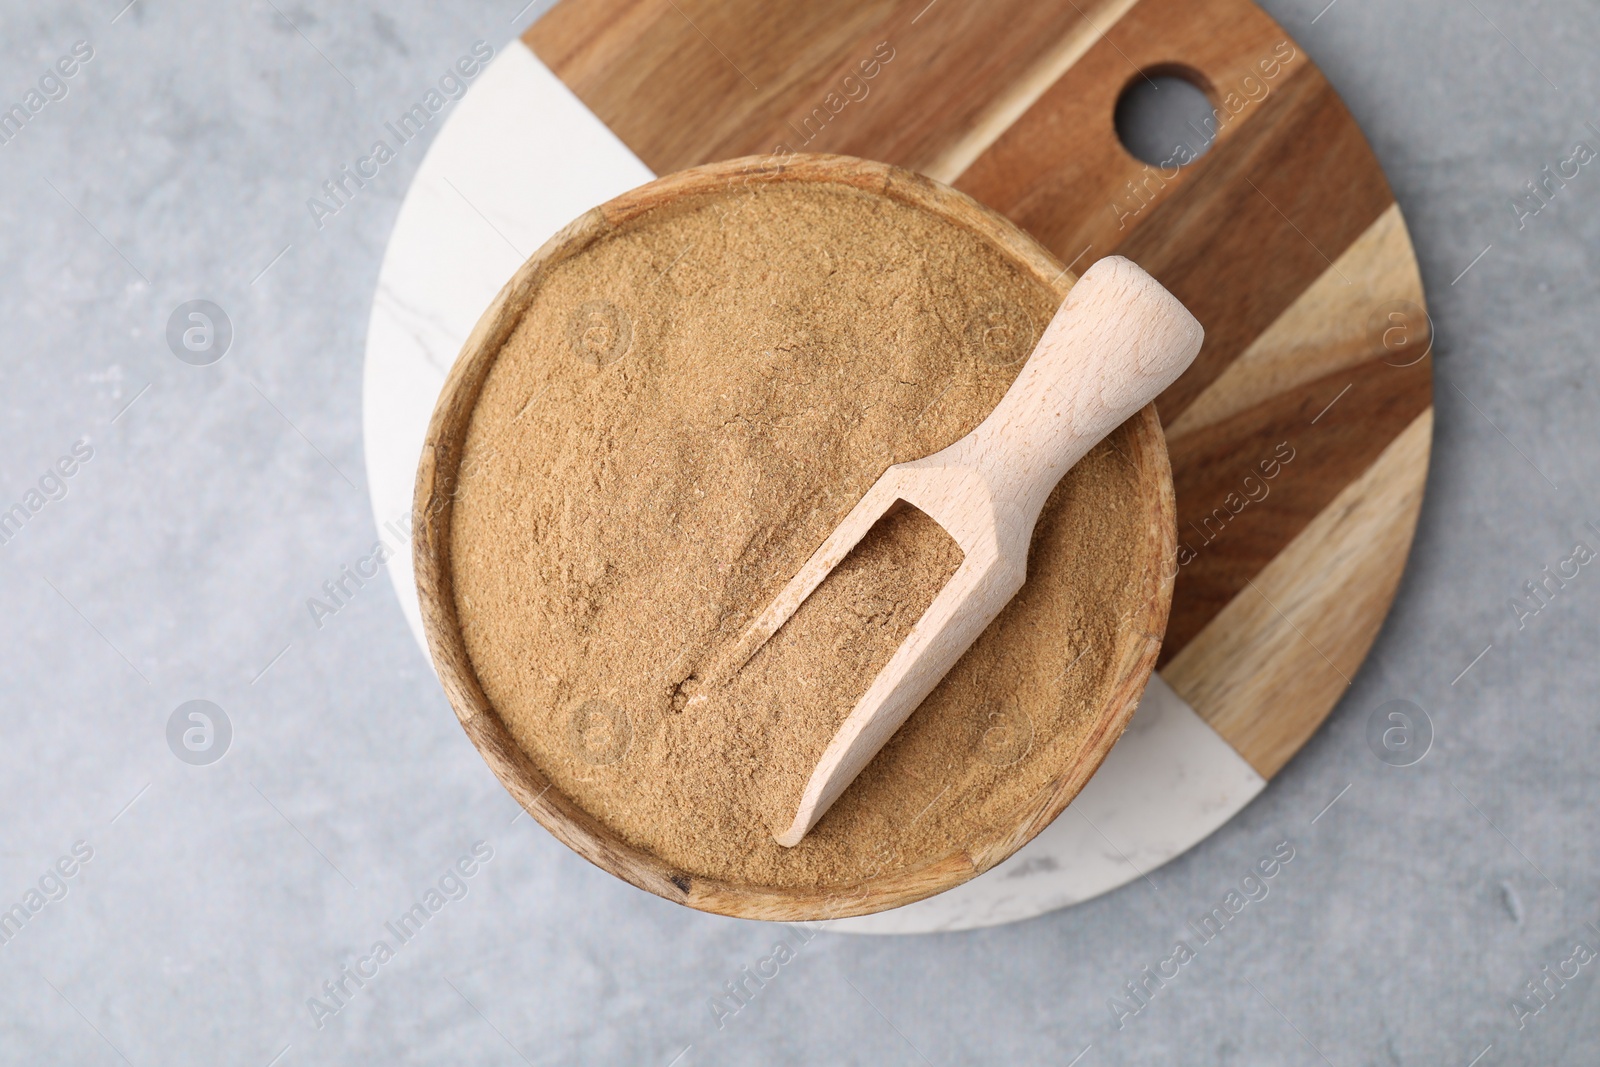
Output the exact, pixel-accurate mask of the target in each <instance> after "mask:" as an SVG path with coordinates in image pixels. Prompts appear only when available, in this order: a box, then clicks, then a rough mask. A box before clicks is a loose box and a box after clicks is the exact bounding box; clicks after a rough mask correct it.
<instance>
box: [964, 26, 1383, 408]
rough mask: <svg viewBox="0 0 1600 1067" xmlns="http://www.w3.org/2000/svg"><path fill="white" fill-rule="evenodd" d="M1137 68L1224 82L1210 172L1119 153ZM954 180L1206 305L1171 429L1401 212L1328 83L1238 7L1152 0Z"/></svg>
mask: <svg viewBox="0 0 1600 1067" xmlns="http://www.w3.org/2000/svg"><path fill="white" fill-rule="evenodd" d="M1130 63H1132V64H1133V65H1134V66H1136V67H1138V68H1139V69H1141V70H1163V69H1165V70H1173V69H1177V70H1183V71H1187V72H1190V73H1191V75H1192V76H1193V77H1195V78H1196V80H1198V81H1200V82H1201V83H1202V84H1204V85H1207V86H1209V87H1211V95H1212V97H1213V103H1214V104H1217V105H1220V107H1221V110H1222V111H1223V112H1224V114H1225V115H1226V116H1227V117H1226V118H1225V120H1224V121H1222V122H1220V123H1219V128H1218V129H1217V130H1216V134H1215V141H1214V143H1213V144H1212V146H1211V148H1210V150H1209V151H1208V152H1207V153H1206V154H1205V155H1204V156H1202V157H1201V158H1200V159H1199V160H1198V161H1197V162H1195V163H1193V164H1190V165H1189V166H1187V167H1183V168H1181V169H1179V168H1176V167H1173V168H1169V170H1168V171H1166V172H1164V171H1162V170H1161V169H1159V168H1157V167H1152V166H1149V165H1147V164H1144V163H1141V162H1140V161H1139V160H1137V159H1135V158H1134V157H1133V156H1131V155H1129V154H1128V152H1127V150H1126V149H1125V148H1123V146H1122V144H1121V142H1120V141H1119V140H1118V139H1117V136H1116V130H1115V126H1114V124H1113V121H1112V119H1113V111H1114V109H1115V105H1116V100H1117V97H1118V96H1119V95H1120V93H1121V90H1122V88H1123V87H1125V86H1126V84H1127V83H1128V81H1129V70H1128V68H1129V64H1130ZM1263 65H1265V67H1263ZM1274 69H1275V70H1277V74H1276V76H1275V77H1271V78H1269V77H1267V75H1266V73H1265V71H1267V70H1274ZM1134 76H1137V75H1134ZM1246 86H1253V87H1255V90H1256V91H1255V93H1254V95H1256V96H1257V97H1259V99H1257V100H1251V98H1250V95H1248V93H1249V91H1248V90H1247V89H1245V88H1244V87H1246ZM1230 100H1232V101H1233V104H1230V103H1229V101H1230ZM1234 106H1237V107H1238V112H1237V113H1236V114H1234V113H1232V108H1233V107H1234ZM1207 132H1209V131H1207ZM1173 171H1175V173H1172V172H1173ZM1169 174H1170V177H1169ZM956 186H957V188H960V189H962V190H963V191H965V192H968V193H971V194H972V195H973V196H974V197H976V198H977V199H979V200H981V201H983V202H984V203H986V204H989V205H991V206H993V207H995V208H998V209H999V210H1000V211H1002V212H1003V213H1004V214H1006V215H1007V216H1008V217H1010V218H1011V219H1013V220H1014V221H1015V222H1017V224H1018V225H1020V226H1022V228H1023V229H1025V230H1027V231H1028V232H1029V233H1031V234H1033V235H1034V236H1035V237H1038V238H1039V239H1040V240H1041V241H1042V242H1043V243H1044V245H1045V247H1046V248H1049V249H1050V250H1051V251H1052V252H1054V253H1055V254H1056V255H1057V256H1059V257H1061V259H1062V260H1063V261H1064V262H1072V261H1073V260H1075V259H1076V258H1077V257H1078V256H1079V255H1083V256H1084V262H1086V263H1087V262H1091V261H1093V260H1094V259H1095V258H1097V257H1099V256H1103V255H1110V254H1112V253H1113V252H1115V253H1117V254H1119V255H1124V256H1127V257H1128V258H1129V259H1132V260H1133V261H1134V262H1135V263H1138V264H1139V265H1140V266H1141V267H1143V268H1145V270H1147V271H1149V272H1150V273H1151V274H1152V275H1153V276H1154V277H1155V278H1156V280H1157V281H1159V282H1161V284H1162V285H1164V286H1166V287H1167V288H1168V289H1169V290H1171V292H1172V293H1173V295H1175V296H1176V297H1178V299H1180V300H1182V301H1183V303H1184V305H1185V306H1186V307H1188V308H1189V310H1190V311H1192V312H1194V315H1195V317H1196V318H1198V319H1199V320H1200V323H1201V325H1202V326H1204V327H1205V330H1206V347H1205V348H1204V349H1203V350H1202V351H1201V353H1200V358H1199V359H1197V360H1196V361H1195V365H1194V367H1193V368H1192V369H1191V370H1190V371H1189V373H1188V374H1186V375H1184V377H1183V378H1181V379H1179V381H1178V382H1177V384H1175V385H1174V386H1173V387H1172V388H1171V389H1169V390H1168V391H1167V393H1166V394H1165V395H1163V396H1162V398H1161V400H1160V401H1159V402H1158V404H1157V406H1158V407H1159V408H1160V409H1161V413H1162V418H1163V419H1164V420H1168V421H1170V420H1173V419H1175V418H1177V417H1179V416H1180V415H1182V413H1183V411H1184V409H1185V408H1186V407H1188V405H1189V404H1190V403H1192V402H1193V400H1194V399H1195V398H1196V397H1197V396H1198V395H1199V394H1200V393H1201V392H1202V391H1204V389H1205V388H1206V387H1207V386H1208V385H1210V384H1211V382H1212V381H1214V380H1215V379H1216V378H1217V377H1218V376H1219V375H1220V374H1221V373H1222V372H1223V371H1224V370H1226V369H1227V367H1228V365H1229V364H1231V363H1232V362H1233V360H1234V359H1236V358H1237V357H1238V356H1239V354H1240V353H1242V352H1243V351H1244V350H1245V349H1246V348H1247V347H1248V346H1249V345H1250V344H1251V343H1252V342H1253V341H1254V340H1255V339H1256V337H1258V336H1259V335H1260V334H1261V333H1262V331H1263V330H1265V329H1266V328H1267V327H1268V326H1269V325H1270V324H1271V323H1272V322H1273V320H1274V319H1276V318H1277V317H1278V316H1279V315H1280V314H1281V313H1282V312H1283V310H1284V309H1285V308H1287V307H1288V306H1289V305H1290V304H1292V303H1293V302H1294V300H1295V299H1296V298H1297V297H1298V296H1299V295H1300V294H1301V293H1302V292H1303V291H1304V290H1305V288H1306V287H1307V286H1308V285H1310V284H1311V283H1312V282H1313V281H1315V280H1316V279H1317V278H1318V277H1320V276H1321V275H1322V273H1323V272H1324V271H1325V270H1327V269H1328V267H1329V265H1330V264H1331V263H1332V262H1333V259H1334V258H1336V257H1338V256H1339V255H1341V254H1342V253H1343V252H1344V250H1345V249H1346V248H1348V247H1349V246H1350V244H1351V243H1352V242H1354V241H1355V240H1356V239H1357V238H1358V237H1359V236H1360V235H1361V234H1362V233H1363V232H1364V231H1365V230H1366V229H1367V228H1368V227H1369V226H1370V225H1371V224H1372V222H1373V221H1374V220H1375V219H1377V218H1378V216H1379V215H1381V214H1382V213H1383V212H1384V211H1385V210H1386V209H1387V208H1388V207H1389V205H1390V204H1392V203H1393V202H1394V197H1393V195H1392V194H1391V193H1390V191H1389V187H1388V183H1387V182H1386V181H1385V180H1384V177H1383V172H1382V170H1381V168H1380V167H1379V166H1378V163H1377V160H1376V159H1375V158H1373V156H1372V152H1371V149H1370V148H1369V147H1368V146H1367V143H1366V139H1365V138H1364V137H1362V135H1361V131H1360V129H1359V128H1358V127H1357V126H1356V124H1355V120H1354V119H1353V118H1352V117H1351V116H1350V113H1349V111H1348V110H1347V109H1346V108H1345V106H1344V104H1343V102H1342V101H1340V99H1339V98H1338V95H1337V94H1336V93H1335V92H1334V91H1333V89H1332V88H1331V87H1330V86H1329V85H1328V83H1327V81H1326V79H1324V78H1323V76H1322V74H1321V72H1320V71H1318V70H1317V69H1316V68H1315V67H1314V66H1313V65H1312V64H1311V62H1310V60H1309V59H1307V58H1306V57H1305V55H1304V54H1303V53H1301V52H1300V51H1299V49H1298V48H1297V47H1296V46H1295V45H1293V44H1292V43H1290V41H1289V36H1288V34H1287V33H1285V32H1284V31H1283V29H1282V28H1281V27H1280V26H1278V25H1277V23H1275V22H1273V21H1272V20H1271V19H1270V18H1268V17H1267V16H1266V14H1265V13H1263V12H1262V11H1261V10H1260V9H1259V8H1256V7H1255V6H1254V5H1253V4H1249V3H1240V2H1238V0H1201V2H1198V3H1193V2H1190V0H1145V2H1144V3H1141V4H1139V5H1138V6H1137V7H1135V8H1134V9H1133V10H1132V11H1130V12H1129V13H1128V15H1127V16H1125V17H1124V18H1123V19H1121V20H1120V21H1119V22H1118V23H1117V24H1116V25H1114V26H1113V27H1111V28H1110V29H1109V30H1108V31H1107V32H1106V35H1105V39H1104V41H1102V42H1101V43H1100V44H1098V45H1096V46H1095V47H1094V48H1091V49H1090V50H1089V51H1088V52H1087V53H1086V54H1085V55H1084V57H1083V59H1082V60H1080V61H1079V62H1078V63H1077V64H1076V65H1075V66H1074V67H1073V68H1072V69H1071V70H1069V71H1068V72H1067V73H1066V75H1064V76H1063V77H1062V78H1061V80H1060V81H1058V82H1057V83H1056V84H1055V86H1054V87H1052V88H1051V90H1050V91H1049V92H1048V93H1046V94H1045V95H1044V96H1043V97H1041V98H1040V99H1039V101H1038V102H1037V103H1036V104H1035V105H1034V106H1033V107H1032V108H1030V109H1029V111H1028V112H1027V114H1025V115H1024V116H1023V117H1022V118H1021V119H1019V120H1018V121H1017V123H1016V124H1015V125H1014V126H1012V127H1011V128H1010V129H1009V130H1007V131H1006V133H1005V135H1004V136H1002V137H1001V138H1000V139H999V140H998V141H997V142H995V144H994V146H993V147H992V148H990V149H989V151H987V152H985V153H984V154H983V155H982V156H981V157H979V159H978V160H977V161H976V162H975V163H974V164H973V166H972V167H971V168H970V169H969V170H968V171H967V172H966V173H965V174H964V175H963V176H962V177H961V178H960V179H959V180H958V181H957V182H956Z"/></svg>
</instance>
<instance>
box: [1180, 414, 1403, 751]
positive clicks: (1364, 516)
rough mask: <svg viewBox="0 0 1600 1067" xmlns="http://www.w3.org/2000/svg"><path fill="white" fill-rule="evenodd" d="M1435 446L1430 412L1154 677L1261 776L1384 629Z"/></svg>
mask: <svg viewBox="0 0 1600 1067" xmlns="http://www.w3.org/2000/svg"><path fill="white" fill-rule="evenodd" d="M1432 439H1433V409H1432V408H1431V407H1430V408H1428V409H1427V410H1426V411H1424V412H1423V413H1422V414H1420V415H1418V416H1417V417H1416V419H1415V420H1414V421H1413V422H1412V423H1411V425H1410V426H1408V427H1407V428H1406V429H1405V431H1404V432H1403V433H1401V434H1400V435H1399V436H1398V437H1396V438H1395V439H1394V440H1393V441H1391V442H1390V443H1389V445H1388V447H1387V448H1385V449H1384V450H1383V454H1382V455H1381V456H1379V458H1378V460H1377V462H1376V463H1374V464H1373V465H1372V466H1371V467H1369V468H1368V469H1367V470H1366V472H1365V473H1364V474H1362V475H1361V477H1359V478H1357V479H1356V480H1355V481H1353V482H1351V483H1350V484H1349V485H1347V486H1346V487H1345V488H1344V490H1343V491H1342V492H1340V493H1339V495H1338V496H1337V497H1336V498H1335V499H1334V501H1333V503H1332V504H1330V505H1329V506H1328V507H1327V508H1325V509H1323V511H1322V513H1321V514H1319V515H1318V516H1317V518H1316V519H1315V520H1314V521H1313V522H1312V523H1311V524H1310V525H1309V526H1307V527H1306V528H1305V529H1304V530H1303V531H1301V533H1300V535H1299V536H1298V537H1296V538H1295V539H1294V541H1293V542H1291V543H1290V544H1289V546H1288V547H1287V548H1286V549H1284V550H1283V551H1282V552H1280V553H1279V554H1278V555H1277V557H1276V558H1275V559H1273V561H1272V562H1271V563H1269V564H1267V566H1266V567H1265V568H1264V569H1263V570H1262V571H1261V573H1260V574H1258V575H1256V577H1255V578H1254V579H1253V580H1252V581H1251V582H1250V584H1249V586H1248V587H1247V588H1246V589H1245V591H1244V592H1242V593H1240V594H1239V596H1237V597H1235V598H1234V599H1233V600H1232V601H1231V602H1230V603H1229V604H1228V606H1227V607H1226V608H1225V609H1224V610H1223V611H1222V612H1221V613H1220V614H1219V615H1218V616H1217V617H1216V618H1215V619H1213V620H1212V621H1211V623H1210V625H1208V626H1207V627H1206V628H1205V629H1204V630H1203V631H1201V632H1200V634H1199V635H1198V636H1197V637H1195V638H1194V640H1192V641H1190V642H1189V643H1188V644H1187V645H1185V646H1184V648H1183V650H1182V651H1181V652H1179V653H1178V654H1177V656H1176V657H1174V658H1173V660H1172V661H1171V662H1170V663H1168V664H1167V665H1166V667H1164V668H1163V669H1162V671H1161V676H1162V677H1163V678H1165V679H1166V681H1167V683H1168V684H1169V685H1171V686H1172V688H1173V689H1174V690H1176V691H1177V693H1178V695H1179V696H1181V697H1183V699H1184V700H1186V701H1188V702H1189V705H1190V706H1191V707H1193V708H1194V709H1195V710H1196V711H1197V712H1199V713H1200V715H1201V717H1202V718H1204V719H1205V720H1206V721H1207V722H1209V723H1210V724H1211V725H1212V727H1213V728H1214V729H1215V730H1216V731H1217V732H1218V733H1220V734H1221V735H1222V736H1223V737H1224V738H1226V739H1227V740H1228V743H1229V744H1231V745H1232V746H1233V747H1234V748H1235V749H1236V750H1237V751H1238V753H1239V754H1240V755H1241V756H1243V757H1244V758H1245V759H1246V760H1248V761H1249V763H1250V765H1251V766H1253V767H1255V769H1256V770H1257V771H1259V772H1260V773H1261V775H1262V776H1263V777H1265V778H1271V777H1272V776H1273V775H1274V774H1277V773H1278V771H1279V770H1280V769H1281V768H1282V767H1283V765H1284V764H1285V763H1287V762H1288V761H1289V759H1290V758H1291V757H1292V756H1293V755H1294V754H1295V753H1296V752H1298V751H1299V750H1300V746H1301V745H1303V744H1305V743H1306V741H1307V740H1308V739H1309V738H1310V737H1311V735H1312V734H1313V733H1314V732H1315V731H1316V729H1317V727H1318V726H1320V725H1321V724H1322V720H1323V719H1324V718H1326V717H1327V714H1328V712H1329V711H1331V710H1333V706H1334V705H1335V704H1336V703H1338V700H1339V698H1340V697H1341V696H1342V695H1343V694H1344V691H1345V690H1346V689H1347V688H1348V687H1349V684H1350V678H1351V677H1352V676H1353V675H1354V674H1355V672H1356V669H1357V668H1358V667H1359V666H1360V665H1361V661H1362V660H1363V659H1364V658H1365V657H1366V654H1367V650H1368V649H1369V648H1370V647H1371V646H1372V642H1373V639H1374V638H1376V637H1377V635H1378V630H1379V628H1380V627H1381V626H1382V625H1383V618H1384V615H1385V614H1386V612H1387V610H1388V606H1389V603H1390V601H1391V600H1392V599H1393V598H1394V591H1395V587H1396V586H1397V585H1398V584H1399V582H1400V575H1401V572H1402V571H1403V570H1404V569H1405V561H1406V554H1407V553H1408V552H1409V550H1410V548H1411V535H1412V533H1413V532H1414V531H1415V529H1416V520H1417V514H1418V511H1419V510H1420V508H1421V506H1422V489H1423V482H1424V481H1425V478H1426V473H1427V465H1428V453H1429V449H1430V447H1431V442H1432ZM1285 709H1290V710H1291V711H1292V714H1285Z"/></svg>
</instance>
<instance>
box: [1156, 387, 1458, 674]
mask: <svg viewBox="0 0 1600 1067" xmlns="http://www.w3.org/2000/svg"><path fill="white" fill-rule="evenodd" d="M1432 402H1433V374H1432V361H1431V359H1423V360H1420V361H1418V362H1416V363H1413V364H1411V365H1410V366H1406V367H1395V366H1393V365H1391V364H1389V363H1388V362H1386V361H1385V360H1384V359H1382V358H1381V357H1380V358H1369V359H1368V360H1367V361H1366V362H1364V363H1360V364H1357V365H1355V366H1353V367H1345V368H1342V369H1339V370H1335V371H1334V372H1333V373H1332V374H1329V375H1326V376H1324V377H1322V378H1318V379H1315V380H1314V381H1310V382H1306V383H1305V384H1303V385H1297V386H1295V387H1293V388H1290V389H1286V390H1284V391H1283V392H1281V393H1278V394H1276V395H1275V396H1273V397H1270V398H1269V399H1267V400H1264V401H1261V402H1260V403H1258V404H1256V405H1254V406H1253V407H1249V408H1246V409H1245V410H1243V411H1240V412H1238V413H1236V414H1234V415H1230V416H1229V417H1228V418H1226V419H1223V420H1220V421H1218V422H1215V423H1212V424H1211V425H1209V426H1206V427H1203V428H1201V429H1198V430H1195V431H1194V432H1192V433H1190V434H1188V435H1186V436H1185V437H1183V438H1181V439H1179V441H1178V443H1174V444H1173V445H1172V457H1173V459H1172V476H1173V483H1174V485H1175V487H1176V490H1177V495H1178V543H1179V554H1178V562H1179V564H1180V566H1179V568H1178V582H1177V590H1178V592H1177V593H1176V594H1175V600H1174V604H1173V611H1172V619H1171V621H1170V622H1169V624H1168V628H1167V633H1168V646H1167V647H1168V650H1169V651H1168V652H1166V653H1164V654H1163V662H1165V661H1166V660H1169V659H1171V658H1172V656H1173V655H1176V654H1177V652H1178V650H1180V649H1182V648H1184V647H1185V646H1186V645H1187V644H1188V643H1189V641H1190V640H1191V639H1192V638H1193V637H1194V636H1195V635H1196V634H1198V633H1199V632H1200V631H1201V630H1202V629H1203V628H1204V627H1205V626H1206V625H1207V624H1209V623H1210V621H1211V620H1212V618H1214V617H1215V616H1216V614H1217V613H1218V612H1219V611H1221V610H1222V609H1223V608H1224V607H1225V606H1226V605H1227V604H1228V602H1229V601H1231V600H1232V599H1233V598H1234V597H1235V596H1237V595H1239V593H1240V592H1241V591H1242V590H1243V589H1244V588H1245V585H1246V584H1247V583H1248V582H1249V580H1250V578H1251V577H1253V576H1254V575H1256V574H1257V573H1259V572H1260V571H1261V570H1262V569H1263V568H1264V567H1266V566H1267V565H1268V564H1269V563H1271V562H1272V560H1273V559H1274V558H1276V557H1277V556H1278V554H1279V553H1280V552H1282V551H1283V550H1284V548H1285V546H1287V545H1288V544H1289V542H1290V541H1292V540H1293V539H1294V538H1295V537H1296V536H1298V535H1299V533H1300V531H1301V530H1303V529H1305V528H1306V526H1307V525H1308V524H1309V523H1311V522H1312V520H1314V519H1315V518H1316V517H1317V516H1318V515H1320V514H1321V513H1322V512H1323V510H1324V509H1325V508H1327V507H1328V506H1329V505H1330V504H1331V503H1332V502H1333V500H1334V498H1335V497H1336V496H1337V495H1338V494H1339V493H1340V492H1341V491H1342V490H1343V488H1344V487H1345V486H1347V485H1348V484H1349V483H1350V482H1352V481H1353V480H1355V479H1356V478H1358V477H1360V476H1361V474H1362V472H1364V471H1365V470H1366V469H1367V468H1368V467H1369V466H1370V465H1371V464H1372V462H1373V461H1374V460H1376V459H1377V458H1378V455H1379V453H1381V452H1382V451H1383V450H1384V448H1385V447H1386V446H1387V445H1388V444H1389V442H1390V441H1392V440H1394V438H1395V437H1396V435H1398V434H1399V433H1400V432H1401V431H1402V430H1404V429H1405V428H1406V427H1407V426H1409V425H1411V423H1412V422H1413V421H1414V420H1415V419H1416V417H1417V416H1418V415H1419V414H1421V413H1422V411H1424V410H1425V409H1426V408H1428V407H1429V405H1431V404H1432ZM1180 444H1181V447H1179V445H1180Z"/></svg>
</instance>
